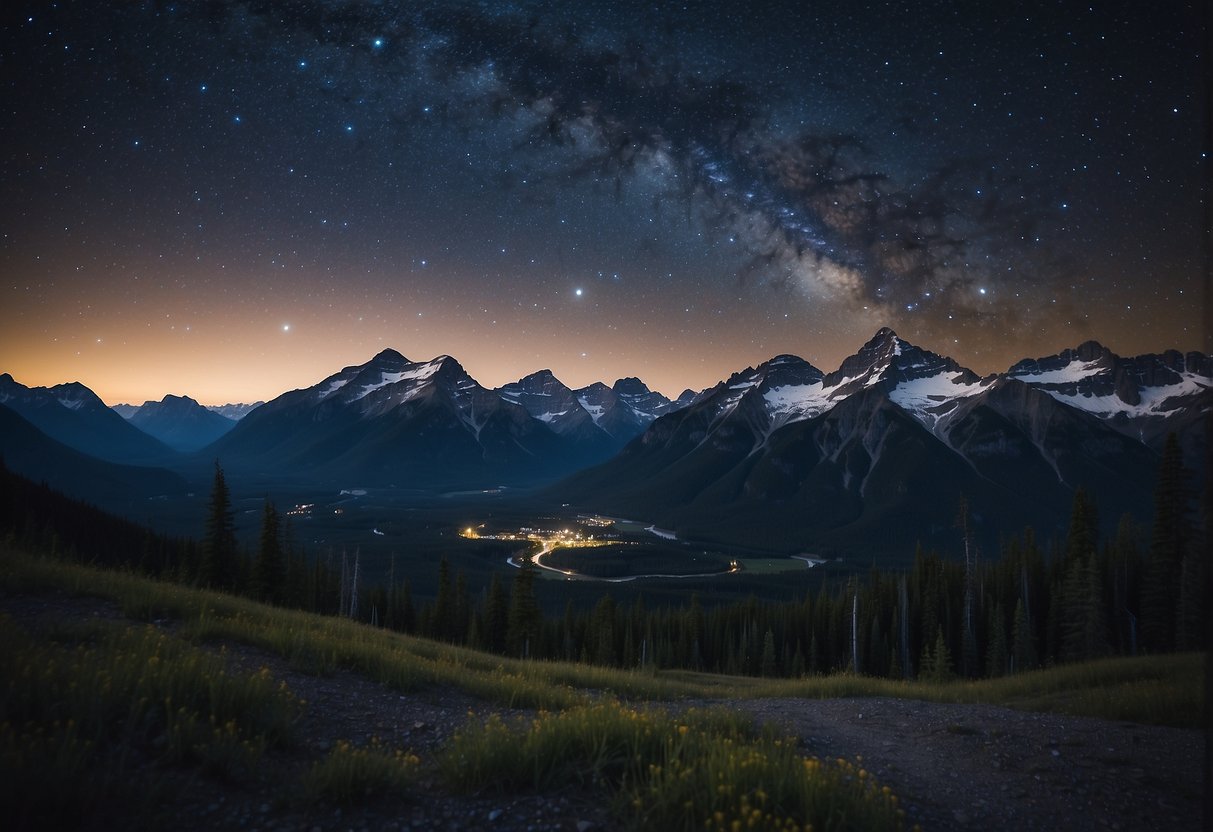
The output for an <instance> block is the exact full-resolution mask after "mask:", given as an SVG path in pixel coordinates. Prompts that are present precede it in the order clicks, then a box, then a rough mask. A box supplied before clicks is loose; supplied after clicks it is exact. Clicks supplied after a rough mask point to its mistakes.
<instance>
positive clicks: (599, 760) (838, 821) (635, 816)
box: [440, 702, 904, 830]
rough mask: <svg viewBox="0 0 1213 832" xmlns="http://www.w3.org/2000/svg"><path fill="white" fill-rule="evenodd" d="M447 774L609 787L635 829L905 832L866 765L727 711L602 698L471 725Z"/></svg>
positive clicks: (481, 783)
mask: <svg viewBox="0 0 1213 832" xmlns="http://www.w3.org/2000/svg"><path fill="white" fill-rule="evenodd" d="M440 768H441V771H442V772H443V774H444V776H445V777H446V778H447V780H448V781H449V782H451V783H452V784H453V785H455V786H457V787H460V788H463V789H468V790H473V789H484V788H492V789H497V790H501V791H511V790H514V789H518V788H524V787H530V788H537V789H547V788H552V787H560V786H566V785H574V784H575V785H581V786H590V787H600V788H606V789H609V790H611V791H612V792H613V793H614V795H615V800H616V806H617V810H618V814H619V816H620V818H621V821H622V822H623V823H624V824H626V825H628V826H630V827H633V828H637V829H661V830H702V829H720V830H732V829H780V830H783V829H786V830H801V829H807V828H813V829H818V830H833V829H899V828H901V825H902V821H903V818H904V814H903V813H902V812H901V811H900V810H899V809H898V806H897V798H896V797H895V796H894V795H893V794H892V793H891V792H890V790H888V789H887V788H882V787H881V786H879V785H878V784H877V783H875V781H874V780H873V779H872V778H871V777H870V776H869V775H868V773H867V772H866V771H865V770H863V769H862V768H860V767H858V765H856V764H854V763H851V762H848V761H846V760H841V759H840V760H835V761H829V762H823V761H821V760H818V759H816V758H812V757H805V756H803V755H802V754H801V753H800V752H799V750H798V749H797V746H796V744H795V743H794V742H792V741H789V740H786V739H781V738H778V737H776V736H774V735H772V734H769V733H767V734H760V733H756V732H755V731H754V730H753V728H752V727H751V725H750V723H749V722H748V721H747V720H745V719H744V718H742V717H740V716H738V715H737V714H734V713H732V712H727V711H721V710H710V711H695V710H692V711H688V712H686V713H684V714H681V715H679V716H677V717H675V716H670V715H668V714H666V713H664V712H661V711H651V710H637V709H633V708H629V707H627V706H624V705H621V704H619V703H617V702H600V703H596V704H594V705H589V706H581V707H578V708H573V709H570V710H567V711H563V712H561V713H546V712H541V713H540V714H539V715H538V716H537V717H536V718H535V719H533V720H531V721H530V722H524V723H519V724H515V725H512V726H511V725H507V724H506V723H505V722H504V721H503V720H501V719H500V718H496V717H493V718H490V719H488V720H487V721H484V722H477V721H473V722H470V723H469V724H468V725H467V726H466V727H464V728H463V729H462V730H461V731H460V732H459V733H458V734H456V736H455V738H454V739H453V741H452V742H451V744H450V746H449V748H448V749H447V750H446V753H445V754H444V755H443V757H442V758H441V760H440Z"/></svg>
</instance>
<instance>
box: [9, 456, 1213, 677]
mask: <svg viewBox="0 0 1213 832" xmlns="http://www.w3.org/2000/svg"><path fill="white" fill-rule="evenodd" d="M0 483H2V484H3V486H4V491H5V495H6V499H5V500H4V502H3V504H0V522H3V524H4V525H3V528H5V529H6V533H7V536H8V537H9V539H10V540H12V541H14V542H19V543H21V544H22V545H24V546H26V547H27V548H35V549H40V550H43V551H50V552H52V553H55V554H58V555H62V556H65V557H72V558H76V559H81V560H86V561H90V562H97V563H101V564H105V565H117V566H123V567H127V568H135V569H138V570H139V571H142V572H144V573H147V574H150V575H153V576H157V577H161V578H166V579H171V580H176V581H179V582H182V583H186V584H191V585H196V586H208V587H213V588H216V589H221V590H225V591H229V592H236V593H240V594H244V595H248V596H249V597H252V598H255V599H257V600H261V601H265V602H268V603H273V604H278V605H283V606H290V607H295V608H299V609H303V610H308V611H312V612H317V613H321V614H328V615H342V616H347V617H351V618H356V619H360V620H363V621H366V622H367V623H370V624H372V625H376V626H380V627H385V628H389V629H392V630H397V631H400V632H406V633H414V634H418V635H422V636H426V637H430V638H434V639H438V640H442V641H446V642H450V643H454V644H463V645H467V646H470V647H474V648H477V649H481V650H486V651H490V652H494V653H499V654H502V655H511V656H520V657H529V658H537V659H552V660H566V661H580V662H585V663H593V664H599V665H605V666H611V667H621V668H635V667H642V666H651V667H660V668H685V669H694V670H704V671H711V672H718V673H731V674H748V675H755V676H772V677H776V676H781V677H798V676H802V675H806V674H817V673H830V672H836V671H844V670H845V671H850V672H855V673H861V674H865V675H873V676H885V677H892V678H927V679H937V680H942V679H947V678H952V677H954V676H962V677H966V678H977V677H983V676H1002V675H1005V674H1009V673H1015V672H1019V671H1024V670H1030V669H1033V668H1037V667H1041V666H1046V665H1052V664H1057V663H1063V662H1073V661H1084V660H1088V659H1095V658H1101V657H1104V656H1111V655H1130V654H1136V653H1142V652H1148V653H1161V652H1169V651H1175V650H1197V649H1202V648H1203V647H1204V646H1205V634H1206V633H1207V624H1208V617H1207V613H1206V611H1205V609H1204V604H1203V600H1204V598H1205V589H1204V588H1205V586H1206V582H1207V580H1208V570H1209V565H1208V562H1207V547H1206V546H1205V545H1204V541H1203V532H1202V530H1201V528H1202V525H1203V526H1205V527H1207V518H1206V522H1205V523H1203V524H1202V523H1200V522H1197V518H1194V516H1193V511H1192V505H1193V502H1194V500H1193V497H1194V495H1193V493H1192V490H1191V486H1190V472H1188V471H1186V470H1185V469H1184V467H1183V465H1182V461H1181V455H1180V450H1179V445H1178V442H1177V441H1176V440H1175V437H1174V436H1172V437H1170V438H1169V439H1168V442H1167V444H1166V446H1165V449H1164V452H1163V455H1162V459H1161V462H1160V465H1159V471H1158V478H1157V484H1156V488H1155V501H1154V514H1153V522H1152V525H1151V527H1150V530H1149V535H1148V542H1143V538H1145V537H1146V535H1145V534H1144V533H1143V530H1142V529H1139V528H1138V526H1137V525H1136V523H1135V522H1134V521H1133V519H1132V518H1130V517H1127V516H1126V517H1125V518H1123V519H1122V520H1121V521H1120V523H1119V525H1118V526H1117V529H1116V531H1115V533H1114V534H1113V535H1112V536H1111V537H1110V538H1108V539H1106V540H1101V539H1100V534H1099V528H1100V523H1099V518H1098V509H1097V506H1095V504H1094V503H1093V502H1092V501H1091V499H1090V498H1089V497H1088V495H1087V494H1086V493H1085V492H1084V491H1082V490H1078V491H1077V492H1076V493H1075V495H1074V499H1073V504H1072V508H1071V517H1070V525H1069V531H1068V534H1067V535H1066V537H1065V539H1064V540H1058V541H1052V542H1049V543H1047V544H1042V543H1041V542H1040V541H1038V540H1037V539H1036V537H1035V535H1034V534H1033V533H1032V531H1031V530H1030V529H1028V530H1025V531H1024V532H1023V533H1021V534H1019V535H1016V536H1014V537H1012V538H1009V539H1007V540H1006V541H1005V542H1004V543H1003V544H1002V546H1001V551H1000V552H998V554H997V557H993V558H991V557H982V553H980V552H978V551H977V550H976V547H975V546H974V545H973V543H972V540H971V536H970V533H969V527H970V520H969V513H968V509H967V507H966V506H964V505H963V504H962V505H961V506H960V507H959V511H958V518H957V536H958V541H959V545H960V546H962V547H963V550H964V553H965V557H964V559H963V560H955V559H947V558H944V557H942V556H941V555H939V554H938V553H936V552H925V551H922V550H921V549H919V551H918V552H917V553H916V555H915V558H914V563H913V566H912V567H911V568H910V569H909V570H907V571H904V572H882V571H880V570H878V569H875V568H873V569H871V570H870V571H868V572H866V573H864V574H855V575H851V576H848V577H845V578H841V579H826V580H823V581H822V583H821V584H820V585H819V586H818V588H817V589H816V590H815V591H813V592H811V593H809V594H807V595H806V596H805V597H804V598H803V599H800V600H798V601H794V602H771V601H762V600H759V599H757V598H754V597H751V598H749V599H748V600H746V601H743V602H739V603H731V604H725V605H718V606H706V605H703V604H701V603H700V600H699V598H698V597H697V596H692V597H691V598H690V599H689V601H688V602H687V603H686V604H683V605H679V606H669V605H666V606H662V607H659V608H652V609H650V608H648V607H647V606H646V605H645V603H644V600H643V597H637V598H636V600H634V601H633V602H632V603H630V604H627V605H622V604H618V603H616V601H615V600H614V599H613V598H612V597H611V596H610V595H609V594H605V595H603V596H602V598H601V599H600V600H599V601H598V602H597V604H595V605H594V606H593V607H592V608H590V609H578V608H576V607H574V605H573V604H572V602H571V601H570V602H568V603H567V604H566V607H565V609H564V612H563V614H562V615H559V616H551V615H545V614H544V613H543V611H542V609H541V607H540V605H539V603H538V602H537V600H536V597H535V580H536V576H537V571H536V569H535V567H534V566H533V565H531V564H530V562H529V561H524V562H523V564H522V568H520V569H518V570H517V571H516V572H515V573H514V574H513V575H512V576H511V578H510V580H508V581H506V580H503V579H502V578H501V576H500V575H496V574H495V575H493V576H492V579H491V582H490V583H489V585H488V586H487V587H486V588H484V589H483V590H480V591H477V592H472V591H471V590H470V589H469V586H468V581H467V578H466V576H465V575H463V574H462V573H456V574H452V570H451V568H450V565H449V563H448V562H447V560H446V559H445V558H443V560H442V561H441V563H440V564H439V567H438V576H437V577H438V581H437V593H436V596H435V597H434V598H432V599H425V600H423V601H420V602H419V601H418V600H417V599H415V598H414V597H413V593H412V590H411V587H410V582H409V581H408V580H407V579H405V580H402V581H396V580H395V579H394V576H393V577H391V578H389V580H388V581H387V582H384V583H380V584H376V585H369V586H368V585H365V584H366V582H365V581H364V580H363V578H362V574H361V565H360V560H359V557H358V555H357V553H355V555H354V556H353V557H352V558H351V557H350V556H349V555H347V554H344V553H343V555H342V557H341V559H340V562H336V560H335V558H334V557H333V555H332V554H331V553H330V554H329V555H328V556H327V557H326V558H319V557H317V558H309V557H308V556H307V555H306V554H305V553H304V552H303V551H302V550H301V549H300V548H299V547H297V546H295V545H294V544H293V543H292V542H291V541H290V540H289V534H288V532H287V529H286V528H285V526H284V524H283V522H282V518H281V517H280V515H279V513H278V512H277V510H276V508H275V506H274V504H273V503H272V502H271V501H270V500H269V499H267V500H266V501H265V504H264V509H263V513H262V522H261V530H260V535H259V538H258V545H257V548H256V550H255V551H253V552H246V551H244V550H242V549H241V548H240V547H239V546H238V545H237V541H236V535H235V526H234V515H233V511H232V508H231V498H230V491H229V489H228V486H227V483H226V479H225V477H224V473H223V471H222V469H221V468H220V467H219V465H218V463H216V465H215V474H214V481H213V485H212V491H211V497H210V500H209V502H208V510H207V517H206V523H205V529H204V534H203V537H202V540H201V541H197V542H196V541H192V540H188V539H175V538H170V537H167V536H163V535H157V534H156V533H154V532H151V531H149V530H147V529H144V528H142V527H140V526H138V525H136V524H133V523H129V522H128V521H125V520H120V519H117V518H114V517H112V516H110V515H106V514H104V513H103V512H100V511H99V510H97V509H94V508H92V507H90V506H87V505H84V504H81V503H76V502H75V501H72V500H69V499H68V498H66V497H63V496H62V495H59V494H57V493H55V492H53V491H51V490H50V489H48V488H46V487H45V486H37V485H35V484H33V483H30V482H29V481H26V480H23V478H21V477H19V476H18V475H16V474H13V473H12V472H8V471H7V470H4V469H3V467H2V465H0ZM1206 511H1207V509H1206Z"/></svg>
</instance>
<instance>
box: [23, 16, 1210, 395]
mask: <svg viewBox="0 0 1213 832" xmlns="http://www.w3.org/2000/svg"><path fill="white" fill-rule="evenodd" d="M2 14H3V15H4V30H3V40H2V42H0V49H2V58H0V60H2V63H0V70H2V72H3V77H2V85H0V370H2V371H8V372H11V373H12V374H13V375H14V376H15V377H16V378H17V380H18V381H20V382H22V383H25V384H30V385H34V384H54V383H58V382H63V381H70V380H80V381H83V382H84V383H85V384H87V385H89V386H90V387H92V388H93V389H94V390H95V391H96V392H97V393H98V394H99V395H101V396H102V398H104V399H105V400H106V401H107V402H110V403H115V402H119V401H132V402H136V403H138V402H142V401H143V400H145V399H152V398H154V399H159V398H160V397H162V396H163V395H164V394H166V393H170V392H171V393H177V394H188V395H191V396H194V397H195V398H197V399H199V400H200V401H202V402H204V403H222V402H226V401H251V400H255V399H265V398H269V397H272V396H275V395H277V394H279V393H281V392H283V391H285V390H288V389H291V388H294V387H301V386H307V385H310V384H313V383H315V382H316V381H318V380H319V379H320V378H322V377H323V376H325V375H327V374H329V373H331V372H334V371H336V370H337V369H339V368H340V367H342V366H344V365H346V364H353V363H361V362H363V361H366V360H367V359H369V358H370V357H371V356H372V355H374V354H375V353H376V352H378V351H379V350H381V349H383V348H385V347H389V346H390V347H394V348H396V349H398V350H400V351H401V352H402V353H404V354H405V355H406V356H407V357H409V358H410V359H413V360H426V359H429V358H432V357H434V356H436V355H439V354H443V353H445V354H450V355H453V356H455V357H456V358H457V359H459V360H460V362H461V363H463V365H464V366H465V368H466V369H467V370H468V371H469V372H470V373H471V374H472V375H473V376H474V377H476V378H477V379H478V380H479V381H481V383H483V384H486V385H488V386H497V385H500V384H502V383H505V382H507V381H510V380H513V379H516V378H518V377H520V376H522V375H524V374H526V373H529V372H532V371H534V370H537V369H540V368H544V367H550V368H551V369H552V370H554V371H555V373H556V374H557V376H558V377H560V378H561V379H562V380H563V381H565V382H566V383H567V384H569V385H570V386H581V385H584V384H587V383H589V382H591V381H594V380H604V381H606V382H607V383H610V382H611V381H613V380H614V379H616V378H618V377H620V376H626V375H637V376H640V377H641V378H642V379H644V380H645V381H647V382H648V383H649V384H650V385H651V386H653V387H655V388H656V389H660V390H662V391H663V392H665V393H667V394H670V395H675V394H677V393H678V392H680V391H681V390H682V389H683V388H684V387H694V388H701V387H704V386H707V385H710V384H713V383H715V382H716V381H718V380H719V379H721V378H723V377H725V376H727V375H728V374H729V373H731V372H733V371H735V370H738V369H741V368H743V367H745V366H746V365H752V364H755V363H758V362H760V361H763V360H765V359H767V358H770V357H771V356H773V355H775V354H777V353H781V352H791V353H795V354H798V355H801V356H803V357H804V358H806V359H808V360H809V361H811V362H812V363H814V364H816V365H817V366H818V367H820V368H822V369H824V370H827V371H828V370H832V369H834V368H835V367H837V365H838V363H839V361H840V360H841V359H842V358H843V357H844V356H845V355H847V354H849V353H851V352H853V351H854V350H855V349H856V348H858V347H859V346H860V345H861V344H862V343H863V342H864V341H865V340H866V339H867V338H868V337H870V336H871V335H872V333H873V332H874V331H875V330H876V329H877V328H878V327H880V326H882V325H888V326H892V327H893V328H894V329H896V330H897V331H898V333H899V334H901V335H902V336H903V337H905V338H907V339H909V340H911V341H914V342H915V343H918V344H920V345H922V346H924V347H927V348H929V349H933V350H935V351H937V352H941V353H945V354H948V355H950V356H952V357H954V358H956V359H957V360H958V361H959V362H960V363H962V364H964V365H966V366H968V367H971V368H972V369H974V370H976V371H978V372H981V373H986V372H992V371H998V370H1005V369H1006V368H1007V367H1008V366H1009V365H1010V364H1011V363H1012V362H1014V361H1015V360H1017V359H1019V358H1023V357H1026V356H1039V355H1047V354H1050V353H1053V352H1057V351H1058V350H1060V349H1062V348H1065V347H1068V346H1075V345H1077V344H1078V343H1080V342H1081V341H1084V340H1087V339H1088V338H1096V339H1098V340H1100V341H1102V342H1103V343H1105V344H1107V345H1108V346H1110V347H1112V348H1113V349H1114V350H1116V351H1117V352H1119V353H1121V354H1126V355H1132V354H1137V353H1142V352H1156V351H1160V350H1162V349H1166V348H1172V347H1174V348H1179V349H1183V350H1189V349H1201V348H1202V340H1201V339H1202V328H1201V308H1202V301H1203V293H1202V273H1203V272H1202V270H1203V268H1204V261H1203V259H1202V233H1203V228H1204V222H1203V219H1202V213H1201V202H1200V184H1201V177H1202V175H1203V174H1202V156H1201V149H1202V148H1201V141H1202V123H1203V122H1202V119H1203V113H1202V112H1201V107H1202V102H1203V101H1204V100H1205V98H1206V96H1207V91H1206V88H1205V86H1204V85H1203V83H1202V71H1203V70H1202V54H1201V46H1202V33H1201V32H1202V29H1201V27H1202V20H1201V17H1202V14H1201V4H1200V3H1199V2H1195V1H1194V2H1190V3H1183V2H1164V3H1147V2H1117V3H1098V2H1096V3H1073V2H1052V3H1047V4H1046V3H1032V2H1027V3H977V2H972V3H968V2H937V3H933V2H905V3H864V2H859V0H846V2H836V3H835V2H828V3H827V2H800V3H784V4H780V3H762V2H757V3H737V2H687V3H673V4H665V3H652V2H647V3H631V2H578V3H572V2H570V3H564V4H561V3H544V2H512V3H506V2H502V3H497V2H482V3H462V2H444V3H431V4H426V3H415V4H414V3H389V2H371V0H366V1H365V2H304V1H303V0H297V1H295V2H179V3H164V2H161V3H151V2H147V3H142V2H113V3H109V2H107V3H101V2H95V0H81V2H75V3H69V2H60V3H47V2H37V3H22V2H11V1H10V2H6V3H5V4H4V11H3V12H2Z"/></svg>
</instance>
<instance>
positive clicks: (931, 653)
mask: <svg viewBox="0 0 1213 832" xmlns="http://www.w3.org/2000/svg"><path fill="white" fill-rule="evenodd" d="M921 678H923V679H925V680H926V681H928V682H947V681H950V680H951V679H952V678H953V673H952V654H951V652H950V651H949V650H948V643H947V641H946V640H945V639H944V637H943V627H940V628H939V630H938V631H937V632H936V634H935V645H934V647H932V648H930V649H928V650H925V651H924V652H923V656H922V676H921Z"/></svg>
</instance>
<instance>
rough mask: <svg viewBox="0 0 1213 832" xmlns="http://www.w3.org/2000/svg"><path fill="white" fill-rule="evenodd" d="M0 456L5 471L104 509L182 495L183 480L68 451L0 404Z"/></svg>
mask: <svg viewBox="0 0 1213 832" xmlns="http://www.w3.org/2000/svg"><path fill="white" fill-rule="evenodd" d="M118 418H121V417H118ZM0 456H3V458H4V464H5V466H6V467H7V468H9V469H10V470H12V471H15V472H16V473H18V474H21V475H23V476H26V477H29V478H30V479H32V480H35V481H38V482H45V483H47V484H48V485H50V486H51V487H52V488H55V489H58V490H59V491H62V492H63V493H65V494H69V495H71V496H73V497H76V498H78V499H81V500H88V501H90V502H93V503H97V504H99V505H103V506H107V507H110V508H119V507H122V506H124V505H125V504H127V503H129V502H130V501H132V500H142V499H146V498H148V497H155V496H159V495H163V494H177V493H181V492H183V491H185V490H186V483H185V480H183V479H182V478H181V477H180V476H178V475H177V474H175V473H173V472H171V471H168V470H165V469H164V468H148V467H141V466H135V465H121V464H118V463H113V462H107V461H105V460H102V459H97V458H96V457H92V456H89V455H87V454H84V453H81V452H80V451H78V450H76V449H74V448H71V447H68V446H67V445H65V444H63V443H62V442H59V441H57V440H55V439H53V438H51V437H50V436H47V435H46V434H45V433H43V432H42V431H40V430H39V429H38V428H37V427H36V426H35V425H34V424H33V423H32V422H30V421H29V420H28V419H26V418H25V417H23V416H21V414H19V413H17V412H16V411H15V410H13V409H12V408H10V407H7V406H6V405H3V404H0Z"/></svg>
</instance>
